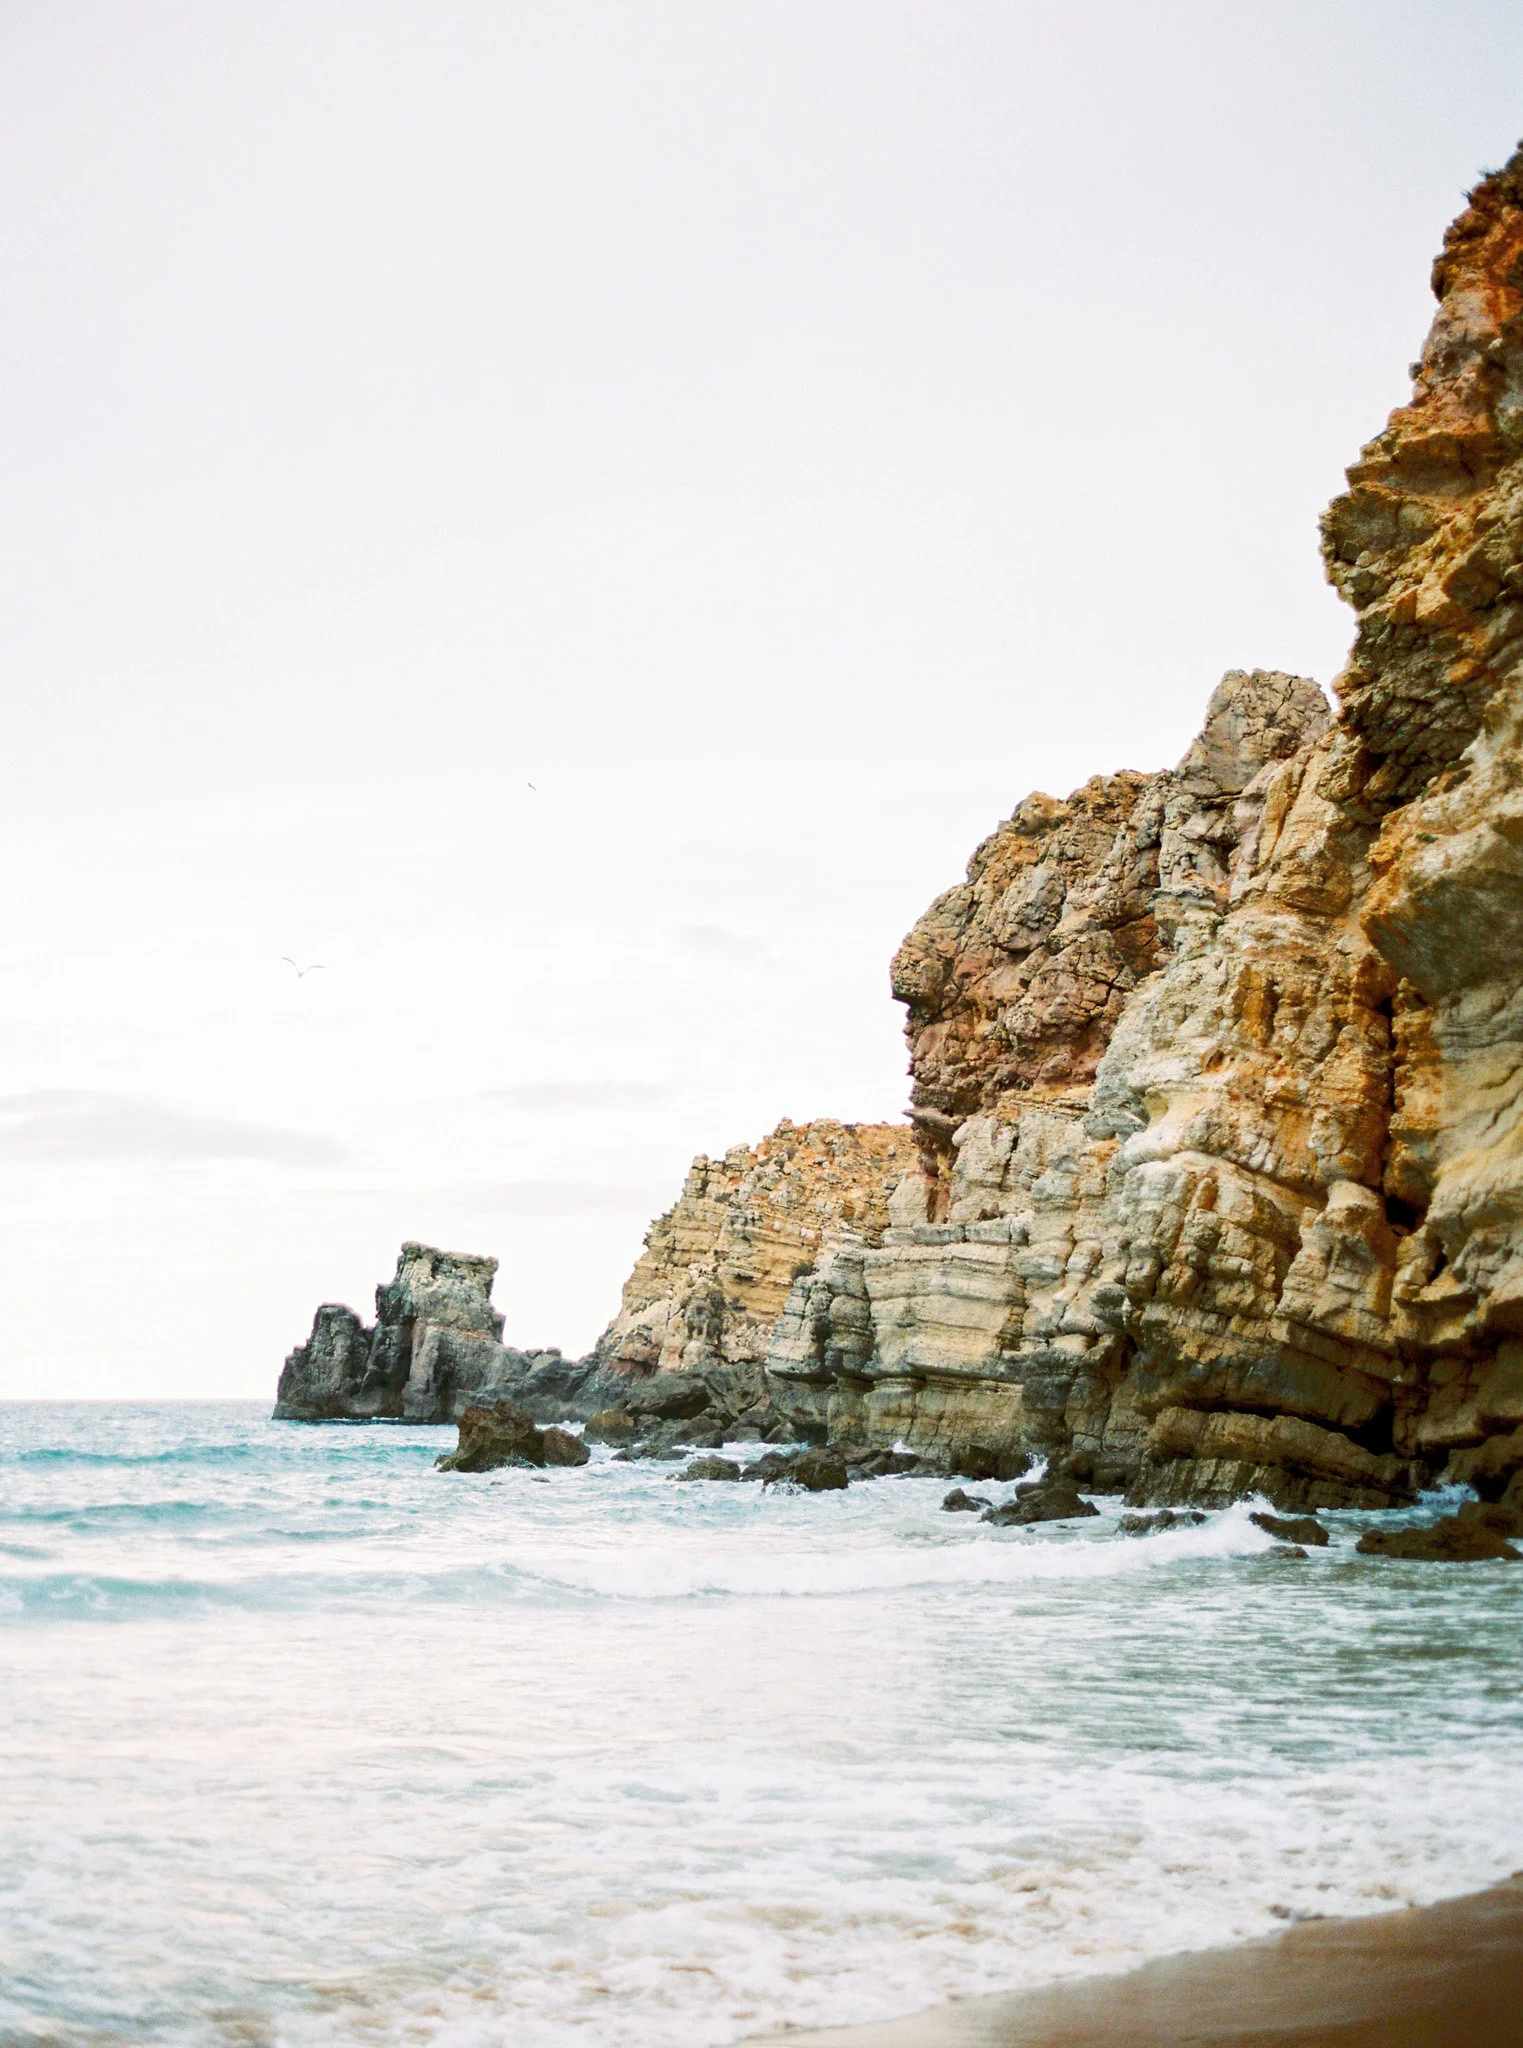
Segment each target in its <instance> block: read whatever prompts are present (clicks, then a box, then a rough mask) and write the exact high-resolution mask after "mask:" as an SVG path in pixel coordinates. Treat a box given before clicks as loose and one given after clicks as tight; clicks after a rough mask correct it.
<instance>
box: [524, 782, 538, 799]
mask: <svg viewBox="0 0 1523 2048" xmlns="http://www.w3.org/2000/svg"><path fill="white" fill-rule="evenodd" d="M524 787H525V789H533V790H534V794H535V795H536V796H538V795H539V791H538V790H537V789H534V784H533V783H532V782H526V783H525V784H524Z"/></svg>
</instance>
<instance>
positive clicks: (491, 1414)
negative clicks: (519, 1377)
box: [434, 1401, 592, 1472]
mask: <svg viewBox="0 0 1523 2048" xmlns="http://www.w3.org/2000/svg"><path fill="white" fill-rule="evenodd" d="M591 1456H592V1453H591V1452H590V1451H589V1450H588V1448H587V1446H586V1445H585V1444H584V1443H583V1442H582V1440H581V1438H580V1437H578V1436H573V1435H572V1434H571V1432H570V1431H569V1430H565V1429H556V1428H555V1427H554V1426H553V1425H552V1426H551V1427H550V1428H549V1429H539V1428H537V1427H536V1426H535V1422H534V1418H533V1416H532V1415H528V1414H526V1413H525V1411H524V1410H523V1409H522V1408H520V1407H519V1406H518V1404H517V1403H516V1402H515V1401H494V1402H493V1404H492V1406H491V1407H490V1408H484V1407H478V1406H475V1405H474V1404H473V1405H472V1406H470V1407H468V1408H467V1409H466V1410H465V1411H464V1413H463V1414H462V1415H461V1417H460V1441H459V1443H458V1444H457V1445H456V1447H455V1449H454V1450H453V1451H449V1452H447V1453H446V1454H445V1455H444V1456H443V1457H440V1458H435V1460H434V1463H435V1464H436V1465H437V1466H438V1468H439V1470H440V1471H441V1472H496V1471H498V1470H500V1469H501V1467H502V1466H504V1465H531V1466H545V1465H573V1466H574V1465H585V1464H586V1463H587V1462H588V1461H589V1459H590V1458H591Z"/></svg>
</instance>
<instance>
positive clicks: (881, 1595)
mask: <svg viewBox="0 0 1523 2048" xmlns="http://www.w3.org/2000/svg"><path fill="white" fill-rule="evenodd" d="M453 1440H454V1432H453V1431H452V1430H425V1429H395V1428H374V1429H364V1428H342V1427H339V1428H334V1427H329V1428H311V1427H303V1426H302V1425H299V1424H281V1423H271V1422H269V1421H268V1420H266V1417H265V1411H264V1410H263V1409H262V1408H256V1407H251V1406H245V1405H231V1404H230V1405H211V1404H206V1405H202V1404H192V1405H183V1406H132V1407H96V1406H86V1405H68V1406H62V1405H61V1406H57V1407H49V1406H33V1405H12V1406H5V1407H0V1727H3V1738H4V1739H3V1742H0V2043H5V2044H17V2043H28V2044H32V2043H56V2044H59V2048H77V2044H80V2048H82V2044H86V2043H89V2044H97V2043H103V2042H143V2043H149V2042H151V2043H165V2044H175V2048H180V2044H185V2048H192V2044H194V2048H202V2044H224V2043H225V2044H229V2048H232V2044H238V2048H259V2044H280V2048H316V2044H340V2043H343V2044H347V2043H361V2042H364V2043H402V2042H409V2043H410V2042H422V2043H431V2044H440V2048H487V2044H493V2048H495V2044H505V2048H506V2044H512V2048H541V2044H545V2048H548V2044H553V2043H554V2044H559V2043H576V2042H582V2043H586V2044H588V2048H593V2044H598V2048H602V2044H608V2048H705V2044H719V2043H727V2042H732V2041H737V2040H741V2039H744V2038H745V2037H746V2036H747V2035H748V2034H753V2033H761V2032H767V2031H769V2030H772V2029H774V2028H777V2027H779V2026H782V2025H784V2024H787V2023H789V2022H793V2023H798V2024H803V2023H811V2024H818V2023H823V2022H827V2021H834V2020H850V2019H867V2018H872V2017H877V2016H886V2015H889V2014H893V2013H898V2012H904V2011H911V2010H914V2009H915V2008H917V2007H919V2006H923V2005H926V2004H929V2003H932V2002H935V2001H937V2000H940V1999H943V1998H947V1997H954V1996H958V1995H962V1994H968V1993H975V1992H982V1991H989V1990H996V1989H1001V1988H1006V1987H1014V1986H1019V1985H1023V1984H1029V1983H1034V1982H1039V1981H1042V1980H1044V1979H1048V1978H1051V1977H1054V1976H1058V1975H1063V1974H1068V1973H1072V1972H1074V1971H1094V1970H1100V1969H1113V1968H1118V1967H1122V1966H1124V1965H1126V1964H1128V1963H1130V1962H1133V1961H1136V1960H1140V1959H1141V1958H1143V1957H1145V1956H1148V1955H1152V1954H1157V1953H1160V1952H1162V1951H1165V1950H1168V1949H1175V1948H1184V1947H1196V1946H1203V1945H1207V1944H1211V1943H1216V1942H1222V1941H1230V1940H1233V1939H1236V1938H1240V1937H1243V1936H1249V1935H1256V1934H1260V1933H1263V1932H1267V1931H1269V1930H1271V1929H1273V1928H1275V1927H1276V1926H1277V1925H1279V1924H1281V1923H1282V1922H1283V1921H1284V1920H1285V1919H1287V1918H1293V1917H1296V1916H1298V1915H1304V1914H1310V1913H1340V1912H1361V1911H1373V1910H1377V1909H1380V1908H1382V1907H1387V1906H1389V1905H1391V1904H1393V1903H1400V1902H1404V1901H1425V1900H1430V1899H1434V1898H1438V1897H1442V1896H1446V1895H1449V1894H1453V1893H1457V1892H1461V1891H1465V1890H1469V1889H1471V1888H1473V1887H1476V1886H1479V1885H1483V1884H1485V1883H1488V1882H1490V1881H1492V1880H1493V1879H1495V1878H1498V1877H1500V1876H1503V1875H1505V1874H1507V1873H1508V1872H1509V1871H1512V1870H1514V1869H1517V1868H1518V1867H1519V1865H1523V1798H1520V1797H1519V1790H1520V1787H1523V1567H1520V1566H1513V1567H1508V1566H1505V1565H1485V1566H1472V1567H1449V1568H1444V1567H1438V1566H1426V1567H1425V1566H1421V1565H1402V1564H1393V1563H1391V1562H1389V1561H1386V1560H1380V1559H1365V1558H1358V1557H1356V1556H1354V1554H1353V1543H1354V1541H1355V1538H1356V1536H1357V1534H1358V1532H1359V1530H1360V1529H1361V1528H1363V1527H1364V1526H1366V1525H1367V1523H1368V1520H1369V1519H1370V1518H1368V1517H1364V1516H1356V1515H1344V1516H1330V1517H1327V1518H1326V1519H1327V1520H1328V1522H1329V1523H1330V1525H1331V1526H1333V1527H1334V1528H1335V1531H1336V1534H1335V1537H1334V1543H1333V1547H1332V1549H1331V1550H1330V1551H1329V1552H1326V1553H1321V1554H1314V1555H1313V1556H1312V1557H1310V1558H1309V1559H1308V1560H1307V1561H1306V1562H1304V1563H1298V1562H1295V1561H1292V1560H1288V1559H1286V1558H1284V1557H1283V1556H1279V1555H1276V1554H1275V1548H1276V1547H1275V1546H1273V1545H1272V1544H1271V1543H1270V1541H1269V1539H1268V1538H1266V1537H1264V1536H1262V1535H1261V1533H1260V1532H1259V1531H1258V1530H1256V1529H1254V1528H1253V1527H1252V1525H1251V1524H1250V1523H1249V1521H1248V1520H1247V1515H1246V1511H1245V1510H1243V1509H1234V1510H1231V1511H1228V1512H1227V1513H1225V1514H1221V1515H1215V1516H1212V1517H1211V1518H1210V1519H1209V1520H1208V1521H1207V1523H1206V1524H1205V1525H1204V1526H1202V1527H1200V1528H1197V1529H1191V1530H1188V1531H1184V1532H1172V1533H1169V1534H1166V1535H1162V1536H1155V1537H1150V1538H1144V1539H1136V1538H1130V1539H1129V1538H1124V1537H1121V1536H1119V1535H1118V1534H1117V1533H1116V1524H1115V1513H1114V1512H1112V1513H1110V1514H1107V1515H1104V1516H1102V1518H1101V1519H1099V1520H1097V1521H1090V1522H1085V1523H1079V1524H1074V1525H1072V1526H1070V1527H1066V1528H1064V1527H1057V1528H1052V1527H1049V1528H1046V1529H1041V1530H1036V1531H1019V1530H1008V1531H997V1530H993V1529H989V1528H985V1527H982V1526H980V1525H979V1524H977V1523H976V1522H975V1521H974V1519H973V1518H972V1517H971V1516H958V1515H945V1514H942V1513H941V1512H940V1508H939V1503H940V1500H941V1496H942V1494H943V1493H944V1492H945V1490H946V1486H945V1482H939V1481H930V1480H916V1479H880V1480H874V1481H871V1482H869V1483H867V1484H865V1485H861V1486H854V1487H853V1488H852V1489H851V1491H850V1492H849V1493H848V1494H846V1495H825V1496H800V1495H787V1494H780V1493H777V1492H775V1491H767V1492H764V1491H763V1490H762V1489H761V1488H760V1487H756V1486H734V1485H731V1486H723V1485H674V1484H672V1483H671V1476H670V1475H671V1469H672V1468H671V1467H669V1466H661V1465H653V1464H640V1465H619V1464H615V1463H613V1462H612V1461H611V1459H610V1458H609V1457H608V1456H607V1454H606V1453H603V1452H598V1453H596V1454H595V1456H594V1461H593V1463H592V1464H590V1465H589V1466H587V1467H586V1468H584V1469H582V1470H580V1471H575V1472H568V1471H557V1472H553V1473H549V1474H545V1475H535V1474H529V1473H524V1472H506V1473H499V1474H494V1475H491V1476H488V1477H482V1478H474V1479H469V1478H464V1477H459V1476H445V1475H442V1474H438V1473H436V1472H435V1471H434V1470H433V1459H434V1457H435V1456H436V1455H437V1453H438V1452H439V1451H440V1450H441V1449H442V1448H444V1447H445V1446H446V1445H449V1444H452V1443H453ZM739 1454H740V1455H749V1454H752V1453H751V1452H749V1451H745V1450H742V1451H740V1452H739ZM978 1490H979V1491H981V1492H984V1493H988V1494H991V1495H992V1496H993V1497H995V1498H1000V1497H1003V1495H1004V1494H1005V1493H1006V1492H1007V1491H1008V1489H1005V1488H1000V1487H982V1488H979V1489H978ZM1110 1506H1111V1507H1112V1509H1113V1511H1119V1506H1120V1504H1119V1502H1116V1503H1111V1504H1110ZM1436 1507H1437V1504H1436V1503H1435V1504H1432V1505H1430V1506H1429V1507H1427V1508H1425V1509H1423V1510H1419V1511H1418V1513H1419V1514H1422V1513H1432V1512H1435V1511H1436Z"/></svg>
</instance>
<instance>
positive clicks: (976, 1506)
mask: <svg viewBox="0 0 1523 2048" xmlns="http://www.w3.org/2000/svg"><path fill="white" fill-rule="evenodd" d="M992 1505H993V1503H992V1502H990V1501H988V1500H986V1499H985V1498H984V1496H983V1495H982V1494H981V1493H964V1492H963V1490H962V1488H961V1487H960V1486H954V1487H953V1488H952V1491H951V1492H950V1493H949V1494H947V1496H946V1497H945V1499H944V1500H943V1501H942V1503H941V1511H942V1513H943V1514H944V1515H976V1514H979V1513H981V1512H982V1510H983V1509H984V1508H987V1507H990V1506H992Z"/></svg>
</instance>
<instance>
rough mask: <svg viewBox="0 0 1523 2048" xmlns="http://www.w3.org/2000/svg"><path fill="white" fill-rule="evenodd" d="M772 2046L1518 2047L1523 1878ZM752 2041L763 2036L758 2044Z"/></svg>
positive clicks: (780, 2039)
mask: <svg viewBox="0 0 1523 2048" xmlns="http://www.w3.org/2000/svg"><path fill="white" fill-rule="evenodd" d="M771 2039H772V2040H773V2041H775V2042H776V2043H777V2044H778V2048H1523V1872H1520V1873H1519V1874H1518V1875H1517V1876H1515V1877H1513V1878H1510V1879H1509V1880H1508V1881H1507V1883H1505V1884H1501V1885H1497V1886H1496V1887H1495V1888H1494V1889H1492V1890H1491V1891H1485V1892H1476V1893H1474V1894H1472V1895H1471V1896H1470V1897H1468V1898H1463V1899H1450V1900H1447V1901H1445V1902H1444V1903H1443V1904H1442V1905H1438V1906H1424V1907H1421V1908H1418V1909H1415V1910H1409V1911H1406V1912H1401V1913H1382V1914H1378V1915H1376V1916H1374V1917H1372V1918H1370V1919H1367V1920H1318V1921H1310V1922H1306V1923H1304V1924H1302V1925H1301V1926H1299V1927H1296V1928H1293V1929H1291V1930H1290V1932H1288V1933H1286V1934H1284V1935H1281V1936H1279V1937H1278V1938H1276V1939H1274V1940H1270V1941H1261V1942H1250V1943H1247V1944H1245V1945H1244V1946H1243V1947H1241V1948H1230V1949H1210V1950H1206V1951H1203V1952H1201V1953H1198V1954H1195V1955H1185V1956H1171V1957H1168V1958H1166V1959H1165V1960H1164V1961H1162V1962H1157V1963H1148V1964H1146V1965H1145V1966H1144V1967H1143V1968H1142V1969H1139V1970H1132V1971H1129V1972H1128V1973H1127V1974H1126V1975H1125V1976H1121V1977H1091V1978H1089V1979H1087V1980H1085V1981H1082V1982H1077V1983H1067V1984H1060V1985H1054V1986H1052V1987H1050V1988H1049V1989H1047V1990H1045V1991H1038V1992H1031V1993H1025V1994H1022V1995H1019V1996H1012V1997H1006V1998H975V1999H968V2000H966V2001H964V2002H962V2003H959V2004H957V2005H950V2006H943V2007H940V2008H938V2009H937V2010H935V2011H932V2012H927V2013H921V2014H918V2015H916V2016H915V2017H914V2018H911V2019H903V2020H892V2021H889V2022H887V2023H886V2024H883V2025H880V2026H869V2027H831V2028H827V2029H825V2030H824V2031H820V2032H813V2033H803V2032H799V2033H789V2034H785V2035H780V2036H772V2037H771ZM757 2048H761V2044H757Z"/></svg>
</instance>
